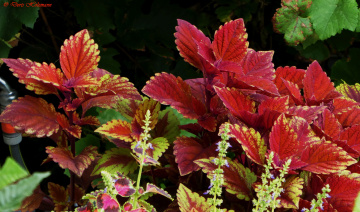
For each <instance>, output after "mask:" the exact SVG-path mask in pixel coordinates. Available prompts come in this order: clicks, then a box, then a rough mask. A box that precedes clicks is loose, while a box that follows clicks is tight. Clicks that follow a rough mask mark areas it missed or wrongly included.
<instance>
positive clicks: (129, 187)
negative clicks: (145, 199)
mask: <svg viewBox="0 0 360 212" xmlns="http://www.w3.org/2000/svg"><path fill="white" fill-rule="evenodd" d="M114 187H115V189H116V191H117V192H118V194H119V195H120V196H122V197H129V196H131V195H133V194H134V193H135V192H136V189H135V188H134V186H133V182H132V181H131V180H130V179H129V178H127V177H124V176H119V177H118V178H116V179H115V184H114Z"/></svg>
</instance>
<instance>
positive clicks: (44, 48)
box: [0, 0, 360, 182]
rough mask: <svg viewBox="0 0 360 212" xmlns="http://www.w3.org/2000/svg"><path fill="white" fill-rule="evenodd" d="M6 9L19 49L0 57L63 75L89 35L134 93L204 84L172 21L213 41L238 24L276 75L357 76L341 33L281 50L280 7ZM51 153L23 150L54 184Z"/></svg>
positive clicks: (265, 0) (128, 3) (32, 141)
mask: <svg viewBox="0 0 360 212" xmlns="http://www.w3.org/2000/svg"><path fill="white" fill-rule="evenodd" d="M4 2H7V0H0V20H3V21H0V24H2V26H1V27H4V24H5V25H6V24H7V25H8V26H7V27H12V26H13V27H15V26H19V27H20V34H19V35H18V40H19V42H18V44H17V45H16V46H15V47H14V48H12V49H11V50H10V51H0V54H2V55H1V57H9V58H28V59H30V60H33V61H37V62H47V63H54V64H55V65H56V66H57V67H60V65H59V60H58V58H59V52H60V47H61V45H62V43H63V42H64V40H65V39H68V38H69V36H70V35H74V34H75V33H76V32H78V31H80V30H81V29H84V28H87V29H88V30H89V31H90V33H91V34H92V36H93V38H94V40H95V42H96V43H97V44H98V45H99V49H100V52H101V53H100V55H101V59H100V64H99V67H100V68H103V69H106V70H108V71H110V72H112V73H114V74H120V75H121V76H122V77H127V78H129V80H130V81H131V82H132V83H134V85H135V87H136V88H138V90H139V91H140V90H141V89H142V87H143V86H144V85H145V83H146V81H147V80H149V79H150V77H151V76H153V75H154V74H155V73H157V72H169V73H172V74H174V75H175V76H180V77H182V78H183V79H187V78H195V77H200V76H201V73H200V72H199V71H198V70H196V69H195V68H194V67H192V66H190V65H189V64H187V63H186V62H184V61H183V58H181V57H180V55H179V53H178V51H177V49H176V47H175V43H174V40H175V38H174V35H173V34H174V32H175V26H176V25H177V21H176V20H177V19H184V20H186V21H189V22H190V23H192V24H193V25H195V26H197V27H198V28H199V29H201V30H202V31H203V32H204V33H205V34H206V35H207V36H208V37H210V38H211V39H212V38H213V36H214V33H215V30H216V29H218V27H219V26H220V25H222V24H224V22H226V21H229V20H232V19H237V18H243V19H244V20H245V24H246V29H247V32H248V41H249V47H250V48H253V49H255V50H257V51H260V50H264V51H267V50H273V51H275V54H274V59H273V63H274V64H275V68H276V67H278V66H297V67H298V68H303V69H306V68H307V66H308V64H309V63H310V62H311V61H312V59H318V60H319V61H320V63H321V65H322V67H323V69H324V70H325V71H327V72H328V74H329V75H330V74H331V73H330V70H331V68H334V67H333V64H334V63H335V62H336V61H341V62H340V63H342V64H343V65H341V64H340V65H339V64H338V65H337V66H336V67H335V68H337V70H340V71H337V73H341V71H342V70H343V69H344V67H348V69H347V70H346V71H347V72H349V74H348V75H346V74H345V75H340V76H338V75H334V77H333V78H334V79H335V80H339V79H340V78H344V76H345V77H346V76H347V79H348V81H349V83H355V82H356V81H357V79H356V77H355V78H354V76H360V74H359V73H358V72H356V70H353V69H355V68H356V67H358V65H357V63H358V62H356V61H354V60H353V63H349V60H350V59H351V57H353V58H354V57H357V56H360V49H358V48H356V47H358V46H359V43H358V39H359V36H358V33H355V32H350V31H343V32H342V33H341V34H338V35H336V36H334V37H332V38H330V39H328V40H326V41H321V43H316V44H314V45H313V46H310V47H311V48H310V47H309V48H310V49H309V48H307V49H305V50H304V49H302V48H299V47H296V48H294V47H290V46H288V45H286V42H285V41H284V39H283V35H281V34H277V33H275V32H274V30H273V24H272V22H271V19H272V17H273V15H274V13H275V12H276V9H277V8H279V7H280V0H278V1H270V0H210V1H209V0H206V1H203V0H202V1H193V0H183V1H175V0H119V1H108V0H105V1H99V0H76V1H71V0H47V1H40V3H51V4H52V6H51V7H47V8H40V9H39V10H37V11H35V12H33V11H31V13H30V9H32V8H27V7H22V8H16V10H15V8H10V7H7V8H5V7H3V4H4ZM19 2H21V1H19ZM9 9H13V10H14V13H13V14H10V13H5V12H4V11H6V10H9ZM26 11H27V12H28V13H29V17H30V16H31V17H34V16H35V20H36V21H35V24H34V25H33V28H32V27H28V25H27V24H26V23H25V24H24V25H22V24H21V23H19V21H17V22H16V24H15V19H14V18H13V17H17V16H21V15H19V14H27V12H26ZM14 14H15V16H11V15H14ZM20 18H21V17H20ZM4 20H6V21H4ZM19 20H21V19H19ZM22 20H23V19H22ZM30 25H31V24H30ZM1 35H3V34H1ZM3 36H5V37H3V39H4V40H8V39H10V38H11V37H6V36H9V35H3ZM3 50H4V49H3ZM4 54H5V55H4ZM0 69H1V70H0V77H2V78H4V79H6V80H7V81H8V82H9V83H10V84H11V86H12V87H13V88H15V89H16V90H17V91H18V92H19V95H20V96H24V95H27V94H29V95H33V94H32V93H31V92H29V91H27V90H26V89H25V88H24V86H23V85H22V84H19V83H18V82H17V79H16V78H15V77H13V76H12V74H11V72H10V71H9V70H8V67H7V66H5V65H2V66H1V68H0ZM349 69H351V70H349ZM358 79H359V78H358ZM50 101H51V99H50ZM0 145H1V146H0V149H1V155H2V156H3V157H1V161H0V162H1V164H2V163H3V162H4V159H5V157H6V156H7V155H9V151H8V149H7V146H6V145H5V144H3V143H2V142H1V144H0ZM49 145H51V141H49V140H46V139H37V138H24V142H22V144H21V149H22V153H23V155H24V160H25V161H26V164H27V165H28V168H29V170H30V172H33V171H42V170H49V169H54V170H52V171H53V178H56V177H54V176H56V173H58V174H62V171H63V170H61V169H59V168H58V169H56V167H57V166H54V165H53V163H51V164H45V165H43V166H40V168H39V164H41V162H42V160H44V159H45V158H46V157H47V155H46V153H45V147H46V146H49ZM53 167H55V168H53ZM54 173H55V174H54ZM50 181H53V182H54V181H56V180H54V179H50Z"/></svg>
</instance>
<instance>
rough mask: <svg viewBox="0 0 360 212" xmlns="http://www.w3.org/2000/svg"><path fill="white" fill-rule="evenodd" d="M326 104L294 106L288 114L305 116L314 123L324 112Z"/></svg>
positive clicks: (309, 121)
mask: <svg viewBox="0 0 360 212" xmlns="http://www.w3.org/2000/svg"><path fill="white" fill-rule="evenodd" d="M325 108H326V106H310V107H309V106H293V107H289V109H288V111H287V114H289V115H292V116H299V117H301V118H304V119H305V120H306V121H307V122H308V123H312V122H313V120H314V119H315V118H316V117H317V116H318V114H320V113H322V112H323V111H324V109H325Z"/></svg>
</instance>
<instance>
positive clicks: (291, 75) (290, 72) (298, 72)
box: [274, 66, 305, 94]
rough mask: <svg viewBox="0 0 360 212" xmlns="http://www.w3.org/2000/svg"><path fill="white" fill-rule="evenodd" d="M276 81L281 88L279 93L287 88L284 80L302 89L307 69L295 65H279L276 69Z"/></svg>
mask: <svg viewBox="0 0 360 212" xmlns="http://www.w3.org/2000/svg"><path fill="white" fill-rule="evenodd" d="M275 75H276V77H275V80H274V83H275V85H276V87H277V88H278V90H279V93H281V94H282V93H283V92H284V90H285V89H286V85H285V84H284V80H286V81H287V82H291V83H294V84H296V85H297V86H298V87H299V88H300V89H302V88H303V84H302V81H303V79H304V76H305V70H303V69H297V68H296V67H295V66H292V67H289V66H285V67H278V68H277V69H276V71H275Z"/></svg>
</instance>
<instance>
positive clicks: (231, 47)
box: [211, 19, 249, 62]
mask: <svg viewBox="0 0 360 212" xmlns="http://www.w3.org/2000/svg"><path fill="white" fill-rule="evenodd" d="M247 37H248V36H247V33H246V29H245V25H244V21H243V19H236V20H234V21H230V22H227V23H225V25H224V26H220V28H219V30H218V31H216V32H215V36H214V41H213V43H212V45H211V46H212V48H213V50H214V55H215V58H216V60H217V61H231V62H240V60H241V59H242V58H243V57H244V56H245V55H246V50H247V48H248V46H249V43H248V42H247Z"/></svg>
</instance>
